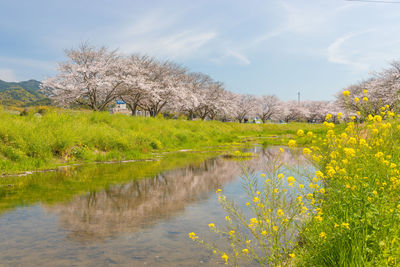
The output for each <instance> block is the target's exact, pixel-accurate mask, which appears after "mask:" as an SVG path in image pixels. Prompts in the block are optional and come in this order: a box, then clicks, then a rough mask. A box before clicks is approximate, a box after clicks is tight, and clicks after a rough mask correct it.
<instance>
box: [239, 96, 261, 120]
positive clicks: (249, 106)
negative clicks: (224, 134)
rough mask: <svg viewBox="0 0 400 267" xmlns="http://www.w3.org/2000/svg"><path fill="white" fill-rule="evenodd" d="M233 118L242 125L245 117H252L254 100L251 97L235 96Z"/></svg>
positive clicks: (254, 105)
mask: <svg viewBox="0 0 400 267" xmlns="http://www.w3.org/2000/svg"><path fill="white" fill-rule="evenodd" d="M235 102H236V107H235V111H234V114H235V118H236V119H237V120H238V121H239V122H240V123H242V122H243V121H244V120H245V118H246V117H248V116H251V115H254V112H255V107H256V98H255V97H254V96H253V95H249V94H247V95H240V94H238V95H236V101H235Z"/></svg>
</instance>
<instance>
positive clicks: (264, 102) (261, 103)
mask: <svg viewBox="0 0 400 267" xmlns="http://www.w3.org/2000/svg"><path fill="white" fill-rule="evenodd" d="M278 107H279V99H278V98H277V97H276V96H274V95H263V96H261V97H258V98H257V106H256V108H255V110H256V115H257V116H258V117H259V118H260V119H261V120H262V122H263V123H265V122H266V121H267V120H270V119H271V118H272V116H274V115H276V113H277V111H278Z"/></svg>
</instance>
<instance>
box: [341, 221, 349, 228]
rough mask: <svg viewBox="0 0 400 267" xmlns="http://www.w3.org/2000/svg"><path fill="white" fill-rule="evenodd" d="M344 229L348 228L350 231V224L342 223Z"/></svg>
mask: <svg viewBox="0 0 400 267" xmlns="http://www.w3.org/2000/svg"><path fill="white" fill-rule="evenodd" d="M342 227H343V228H346V229H350V226H349V224H348V223H345V222H343V223H342Z"/></svg>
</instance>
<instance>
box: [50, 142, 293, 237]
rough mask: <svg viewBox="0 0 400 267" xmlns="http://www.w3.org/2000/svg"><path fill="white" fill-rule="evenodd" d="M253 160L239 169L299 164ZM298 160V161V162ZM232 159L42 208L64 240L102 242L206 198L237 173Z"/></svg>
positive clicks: (270, 155)
mask: <svg viewBox="0 0 400 267" xmlns="http://www.w3.org/2000/svg"><path fill="white" fill-rule="evenodd" d="M253 150H254V151H253V152H256V153H257V154H258V155H259V156H258V157H255V158H253V159H251V160H249V161H246V163H245V165H246V166H247V167H250V168H251V169H254V170H264V171H268V170H266V169H268V168H270V169H271V168H273V165H274V164H275V163H276V162H277V159H279V161H282V162H285V163H287V164H289V165H290V164H294V163H297V162H298V161H299V158H298V157H294V156H293V155H292V154H291V153H288V152H284V153H280V152H279V149H278V148H269V149H260V148H254V149H253ZM300 160H301V159H300ZM240 165H243V164H238V161H234V160H225V159H222V158H216V159H212V160H207V161H205V162H203V163H202V164H201V165H197V166H196V167H194V166H189V167H187V168H181V169H177V170H172V171H168V172H164V173H162V174H158V175H156V176H155V177H153V178H148V179H142V180H135V181H131V182H129V183H127V184H123V185H116V186H112V187H110V188H108V189H107V190H104V191H100V192H91V193H89V194H87V195H83V196H76V197H75V198H73V200H72V201H70V202H68V203H63V204H58V205H53V206H47V208H46V209H47V210H48V211H51V212H56V213H58V214H59V218H60V219H59V220H60V224H61V227H62V228H64V229H66V230H68V233H69V234H68V237H69V238H70V239H72V240H77V241H81V242H87V241H94V240H102V239H104V238H107V237H111V236H115V235H117V234H120V233H124V232H125V233H126V232H129V233H132V232H136V231H138V230H140V229H141V228H143V227H149V226H150V225H152V224H154V223H157V222H159V221H161V220H165V219H167V218H169V217H173V216H175V215H176V214H177V213H179V212H181V211H183V210H184V209H185V206H186V205H189V204H191V203H193V202H196V201H199V200H201V199H204V198H206V197H207V196H208V195H209V193H210V192H214V191H215V190H216V189H217V188H220V187H222V186H223V185H224V184H226V183H228V182H231V181H232V180H233V179H235V178H237V177H238V176H239V175H240V172H241V169H240Z"/></svg>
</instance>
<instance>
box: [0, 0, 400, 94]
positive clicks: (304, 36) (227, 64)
mask: <svg viewBox="0 0 400 267" xmlns="http://www.w3.org/2000/svg"><path fill="white" fill-rule="evenodd" d="M399 33H400V4H383V3H360V2H351V1H345V0H268V1H266V0H248V1H244V0H242V1H235V0H210V1H208V0H196V1H195V0H192V1H188V0H186V1H174V0H168V1H150V0H149V1H138V0H136V1H132V0H131V1H122V0H121V1H119V0H114V1H112V0H108V1H107V0H97V1H93V0H91V1H89V0H80V1H75V0H69V1H56V0H36V1H32V0H0V36H1V38H0V79H3V80H6V81H21V80H27V79H37V80H42V79H43V78H44V77H46V76H54V75H55V74H56V69H55V67H56V62H57V61H62V60H65V59H66V58H65V55H64V49H67V48H73V47H77V46H78V45H79V44H80V43H81V42H82V41H88V42H89V43H91V44H93V45H96V46H101V45H105V46H108V47H110V48H113V49H114V48H118V49H119V50H120V51H121V52H123V53H126V54H129V53H133V52H140V53H147V54H149V55H152V56H155V57H158V58H163V59H170V60H173V61H175V62H177V63H179V64H182V65H184V66H187V67H188V68H189V69H190V70H192V71H199V72H203V73H207V74H209V75H211V76H212V77H213V78H214V79H216V80H219V81H222V82H224V83H225V85H226V88H227V89H229V90H231V91H234V92H239V93H251V94H256V95H261V94H275V95H277V96H278V97H279V98H281V99H283V100H289V99H296V97H297V92H298V91H300V92H301V96H302V99H310V100H330V99H333V98H334V94H335V93H336V92H337V91H339V90H341V89H342V88H343V87H345V86H347V85H350V84H351V83H354V82H357V81H359V80H361V79H363V78H367V77H368V75H369V73H370V72H371V71H373V70H380V69H382V68H384V67H385V66H387V64H388V63H389V62H390V61H391V60H393V59H400V34H399Z"/></svg>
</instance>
